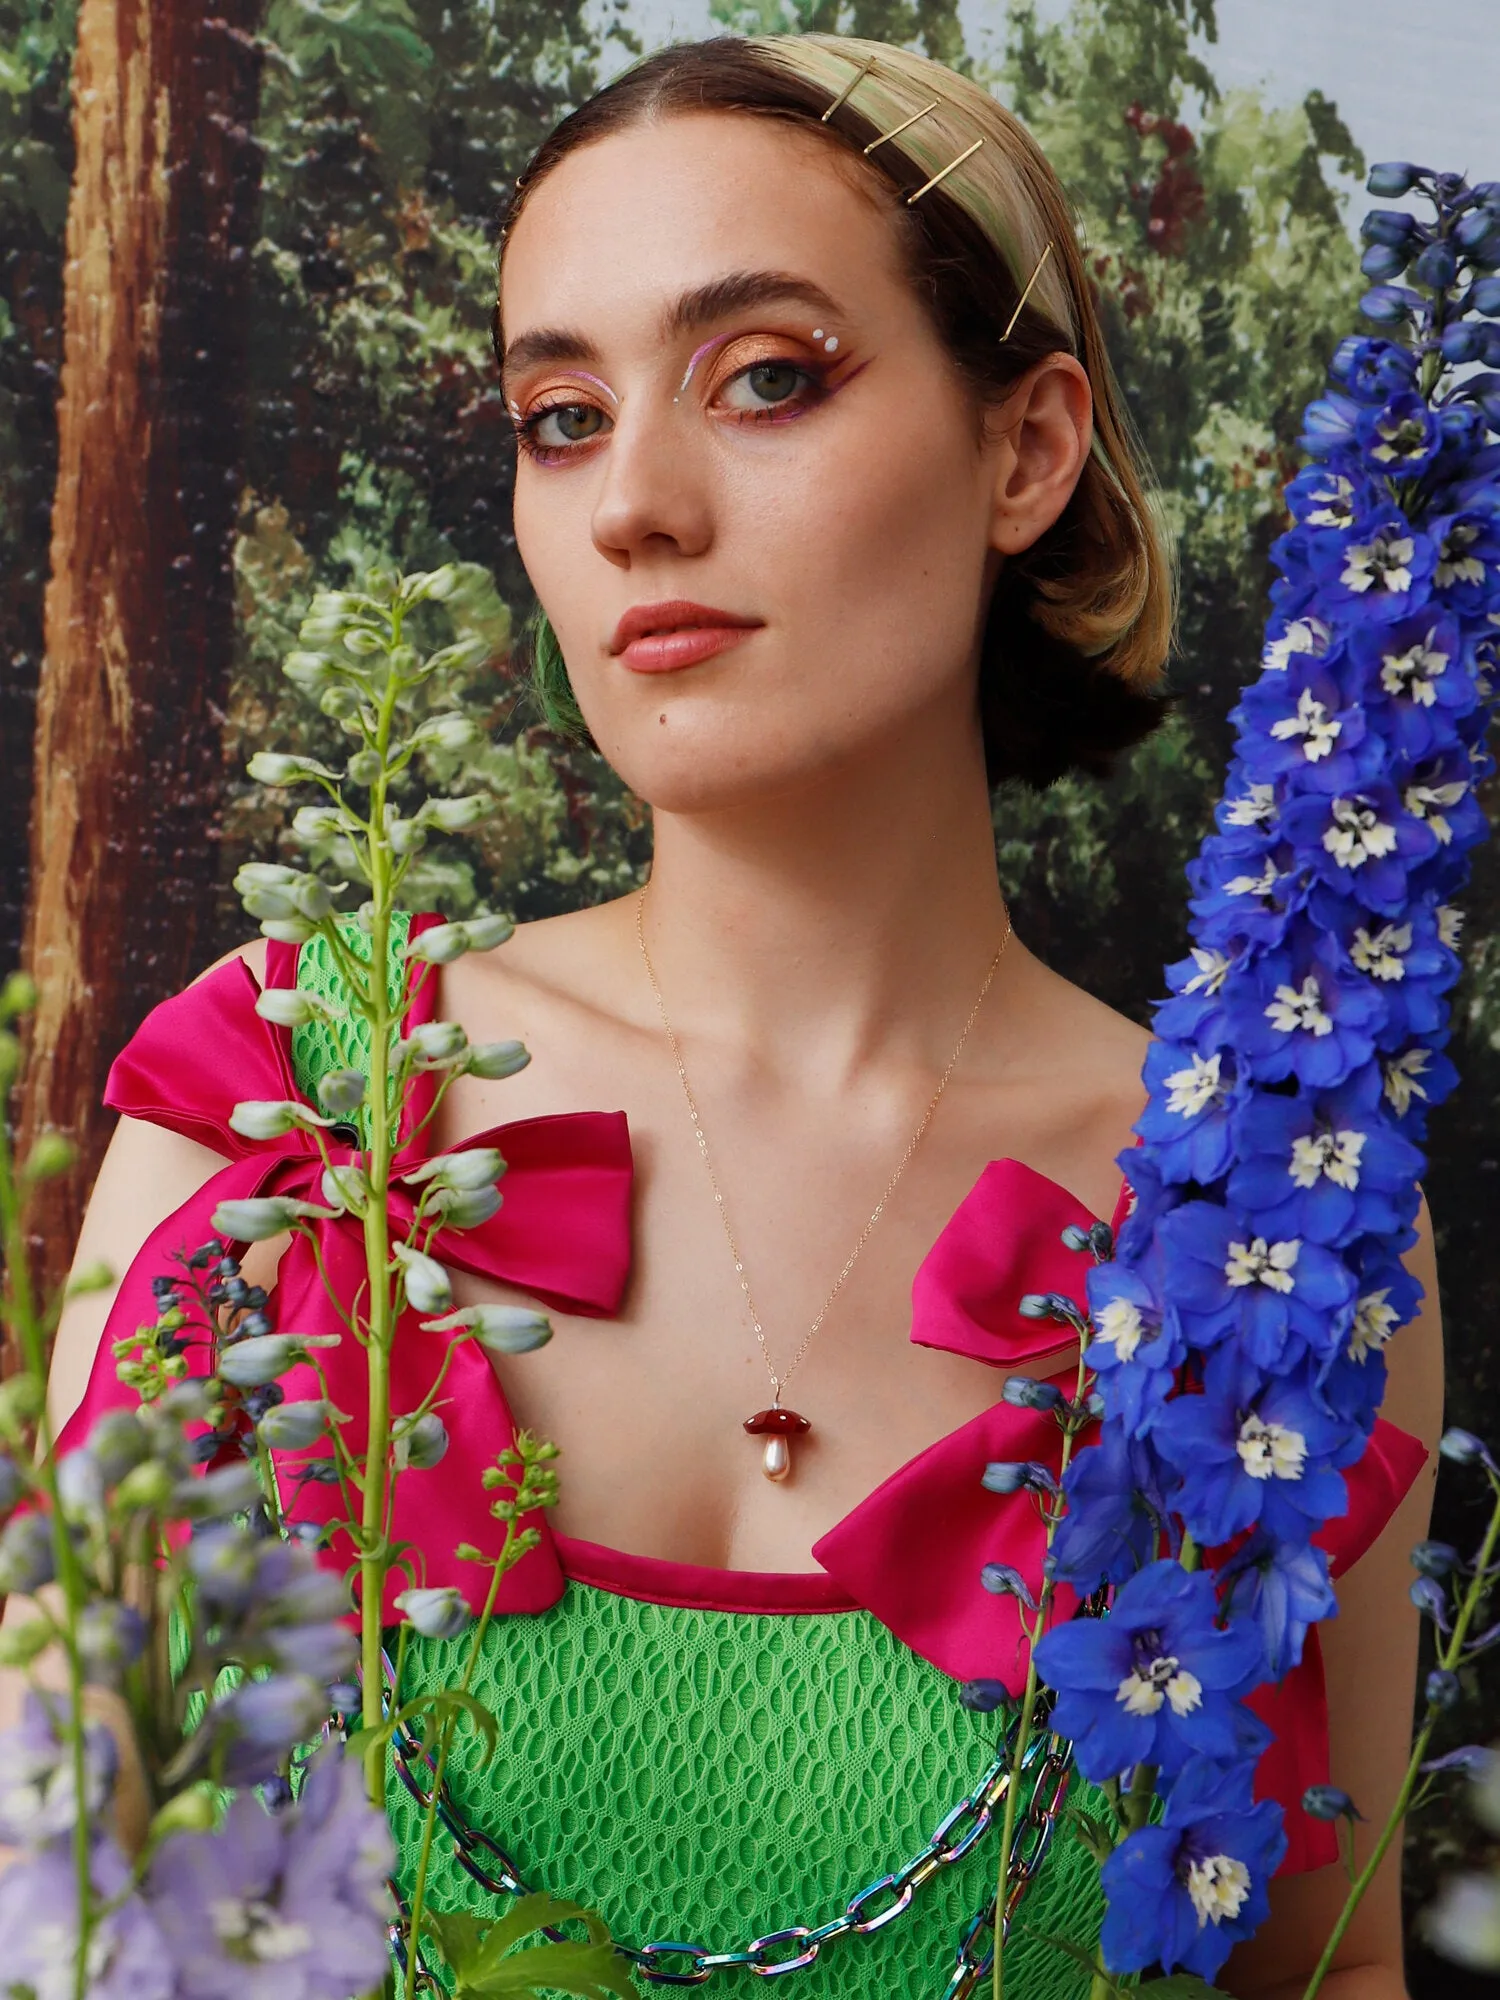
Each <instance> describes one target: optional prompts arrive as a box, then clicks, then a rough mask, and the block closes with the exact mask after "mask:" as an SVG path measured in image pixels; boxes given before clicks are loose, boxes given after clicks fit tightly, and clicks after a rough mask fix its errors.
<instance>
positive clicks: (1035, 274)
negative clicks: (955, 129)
mask: <svg viewBox="0 0 1500 2000" xmlns="http://www.w3.org/2000/svg"><path fill="white" fill-rule="evenodd" d="M955 164H956V162H955ZM1051 255H1052V239H1051V237H1050V236H1049V237H1048V239H1047V247H1046V249H1045V250H1044V251H1043V252H1042V254H1041V256H1040V257H1038V258H1037V260H1036V269H1035V270H1034V271H1033V272H1032V274H1031V276H1030V277H1029V278H1028V279H1027V280H1026V289H1025V291H1024V292H1022V294H1021V296H1020V297H1019V298H1018V299H1017V300H1016V309H1015V311H1014V312H1013V313H1012V314H1011V316H1010V318H1009V320H1007V322H1006V326H1005V331H1004V333H1002V334H1001V336H1000V345H1001V346H1002V347H1003V346H1004V345H1005V343H1006V341H1007V340H1009V339H1010V336H1011V331H1012V329H1013V328H1014V326H1015V323H1016V321H1017V320H1018V319H1019V318H1020V317H1021V308H1022V306H1024V305H1025V303H1026V301H1027V300H1028V299H1029V298H1030V297H1031V288H1032V286H1033V285H1034V284H1035V283H1036V281H1037V279H1038V278H1039V277H1040V276H1041V275H1042V266H1043V264H1045V263H1046V261H1047V259H1048V258H1049V257H1050V256H1051Z"/></svg>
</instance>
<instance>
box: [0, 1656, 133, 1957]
mask: <svg viewBox="0 0 1500 2000" xmlns="http://www.w3.org/2000/svg"><path fill="white" fill-rule="evenodd" d="M55 1699H56V1698H54V1700H55ZM57 1705H58V1707H59V1708H60V1707H61V1706H62V1704H61V1703H60V1702H58V1704H57ZM83 1741H84V1773H85V1779H86V1785H87V1789H86V1792H85V1798H84V1812H85V1815H86V1816H87V1817H88V1818H90V1819H92V1818H93V1817H94V1816H95V1815H96V1814H97V1813H98V1812H99V1810H100V1808H101V1807H102V1806H103V1804H104V1801H105V1800H106V1799H107V1798H108V1797H109V1793H110V1788H111V1786H112V1785H113V1784H114V1780H115V1771H116V1768H117V1767H118V1764H119V1752H118V1750H117V1749H116V1747H115V1739H114V1737H113V1736H112V1735H111V1734H110V1732H109V1731H108V1730H107V1729H106V1728H105V1726H104V1724H103V1723H102V1722H96V1723H92V1724H89V1725H86V1726H85V1729H84V1736H83ZM77 1817H78V1798H77V1794H76V1792H75V1791H74V1789H73V1752H72V1749H71V1746H70V1745H69V1744H68V1743H67V1742H66V1741H65V1740H64V1739H63V1737H62V1736H61V1734H60V1733H59V1728H58V1720H57V1717H56V1716H55V1714H54V1712H53V1707H52V1704H51V1703H49V1701H48V1700H47V1698H45V1697H44V1696H42V1695H40V1694H38V1693H37V1692H36V1690H35V1689H28V1690H27V1693H26V1697H25V1700H24V1701H23V1703H22V1706H21V1720H20V1721H19V1722H18V1723H15V1724H14V1725H13V1726H12V1727H11V1728H9V1729H7V1730H4V1731H3V1732H0V1841H3V1842H4V1843H5V1844H6V1845H7V1846H11V1847H22V1846H25V1847H39V1846H41V1845H42V1844H43V1843H44V1842H46V1841H49V1840H52V1839H55V1838H56V1836H57V1835H59V1834H63V1833H66V1832H67V1831H68V1830H69V1828H70V1827H71V1826H72V1825H73V1823H74V1821H75V1820H76V1819H77ZM0 1963H3V1960H0Z"/></svg>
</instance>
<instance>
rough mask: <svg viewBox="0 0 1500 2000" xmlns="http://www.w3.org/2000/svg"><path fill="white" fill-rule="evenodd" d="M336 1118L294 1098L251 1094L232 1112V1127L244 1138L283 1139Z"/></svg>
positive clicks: (230, 1123)
mask: <svg viewBox="0 0 1500 2000" xmlns="http://www.w3.org/2000/svg"><path fill="white" fill-rule="evenodd" d="M333 1122H334V1121H333V1120H332V1119H331V1118H320V1117H319V1115H318V1113H317V1112H316V1111H312V1110H310V1109H309V1108H308V1106H307V1105H305V1104H297V1103H294V1102H293V1101H292V1100H291V1099H290V1098H280V1099H278V1098H261V1097H247V1098H245V1099H244V1100H243V1102H241V1103H239V1104H237V1105H236V1106H235V1107H234V1109H233V1111H231V1112H230V1114H229V1129H230V1130H231V1131H232V1132H238V1133H239V1135H240V1137H241V1138H243V1139H281V1138H284V1137H285V1136H286V1134H287V1133H288V1132H295V1131H297V1130H298V1129H299V1128H300V1129H301V1130H302V1131H304V1132H306V1131H309V1130H311V1128H312V1127H313V1126H314V1125H331V1124H333Z"/></svg>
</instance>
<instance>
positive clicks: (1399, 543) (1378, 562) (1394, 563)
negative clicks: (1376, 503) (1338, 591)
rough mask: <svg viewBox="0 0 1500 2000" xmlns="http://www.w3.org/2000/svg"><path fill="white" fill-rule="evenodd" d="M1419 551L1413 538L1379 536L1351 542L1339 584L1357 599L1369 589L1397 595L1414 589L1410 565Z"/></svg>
mask: <svg viewBox="0 0 1500 2000" xmlns="http://www.w3.org/2000/svg"><path fill="white" fill-rule="evenodd" d="M1416 552H1417V545H1416V543H1415V542H1414V541H1413V540H1412V538H1411V536H1410V535H1377V536H1376V537H1375V538H1374V540H1373V541H1369V542H1351V543H1350V544H1349V546H1348V548H1346V549H1345V551H1344V567H1343V569H1342V571H1341V572H1340V574H1339V582H1340V583H1342V584H1343V586H1344V588H1345V589H1346V590H1352V591H1353V592H1354V593H1355V595H1356V596H1362V595H1363V594H1364V592H1365V591H1367V590H1384V591H1388V592H1389V593H1390V594H1391V595H1393V596H1394V595H1395V594H1397V593H1398V592H1400V591H1405V590H1410V589H1411V570H1410V568H1409V567H1408V565H1409V564H1410V562H1411V559H1412V557H1413V556H1414V555H1415V554H1416Z"/></svg>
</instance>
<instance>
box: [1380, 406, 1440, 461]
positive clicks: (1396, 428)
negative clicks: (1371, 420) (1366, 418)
mask: <svg viewBox="0 0 1500 2000" xmlns="http://www.w3.org/2000/svg"><path fill="white" fill-rule="evenodd" d="M1375 434H1376V436H1377V437H1378V438H1379V439H1380V443H1379V444H1376V445H1372V446H1371V447H1370V456H1371V458H1373V459H1376V460H1378V461H1379V463H1380V464H1382V465H1393V464H1395V463H1396V461H1397V460H1399V459H1403V458H1420V457H1421V456H1422V453H1423V452H1424V451H1425V450H1426V449H1427V426H1426V425H1425V424H1424V423H1423V422H1422V420H1421V419H1420V417H1397V418H1396V420H1395V422H1394V423H1392V422H1391V421H1390V420H1389V419H1388V418H1383V419H1382V420H1381V421H1379V422H1378V423H1377V424H1376V426H1375Z"/></svg>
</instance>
